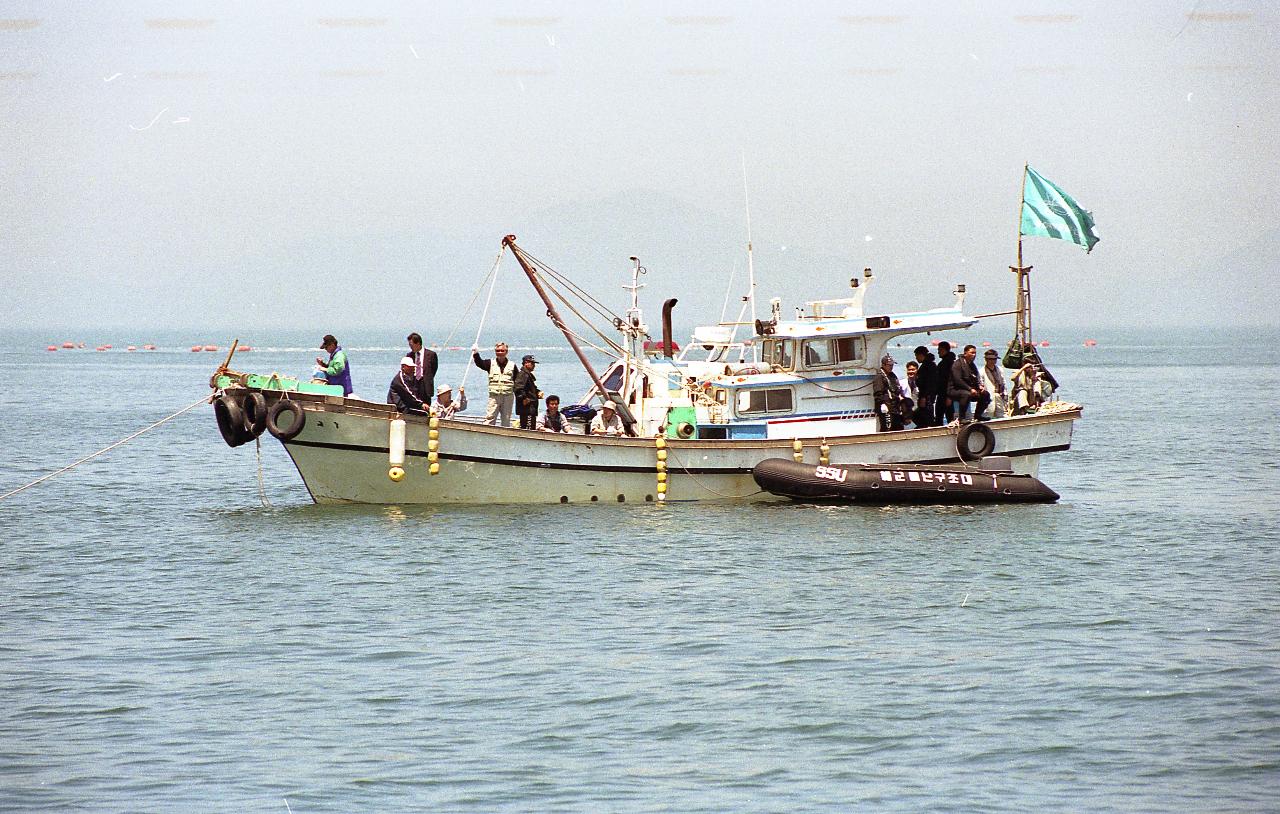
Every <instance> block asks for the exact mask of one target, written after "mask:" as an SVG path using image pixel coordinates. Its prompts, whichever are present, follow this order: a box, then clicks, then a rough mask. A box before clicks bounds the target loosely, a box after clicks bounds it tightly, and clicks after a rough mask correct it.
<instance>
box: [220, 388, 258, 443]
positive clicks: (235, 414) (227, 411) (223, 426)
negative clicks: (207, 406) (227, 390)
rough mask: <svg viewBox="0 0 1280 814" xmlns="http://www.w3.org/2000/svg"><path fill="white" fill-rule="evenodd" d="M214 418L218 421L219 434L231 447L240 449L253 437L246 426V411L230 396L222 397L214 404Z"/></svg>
mask: <svg viewBox="0 0 1280 814" xmlns="http://www.w3.org/2000/svg"><path fill="white" fill-rule="evenodd" d="M213 417H214V418H216V419H217V421H218V432H220V433H222V440H223V441H226V442H227V446H229V447H238V446H240V445H241V444H243V443H244V442H245V441H248V440H249V439H250V438H252V437H253V436H251V435H250V434H249V431H248V430H246V429H245V425H244V410H241V409H240V405H239V404H237V403H236V400H235V399H233V398H231V397H230V396H220V397H219V398H217V399H216V400H215V401H214V402H213Z"/></svg>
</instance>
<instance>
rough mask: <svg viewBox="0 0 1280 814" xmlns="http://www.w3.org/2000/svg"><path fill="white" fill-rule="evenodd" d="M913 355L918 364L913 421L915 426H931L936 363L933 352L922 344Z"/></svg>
mask: <svg viewBox="0 0 1280 814" xmlns="http://www.w3.org/2000/svg"><path fill="white" fill-rule="evenodd" d="M915 355H916V363H917V364H918V365H919V366H920V369H919V370H918V371H917V372H916V384H917V386H918V387H919V388H920V398H919V399H918V400H917V402H916V412H915V423H916V426H917V427H932V426H933V424H934V421H935V419H934V404H935V399H936V398H937V396H938V390H939V387H938V364H937V362H935V361H934V359H933V354H932V353H930V352H929V349H928V348H926V347H925V346H924V345H921V346H919V347H918V348H916V349H915ZM941 389H943V390H945V389H946V388H941Z"/></svg>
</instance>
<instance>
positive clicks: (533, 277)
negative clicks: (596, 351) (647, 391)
mask: <svg viewBox="0 0 1280 814" xmlns="http://www.w3.org/2000/svg"><path fill="white" fill-rule="evenodd" d="M502 245H503V246H508V247H510V248H511V254H513V255H514V256H515V258H516V262H517V263H519V264H520V268H522V269H524V273H525V276H527V277H528V278H529V282H530V283H532V284H533V290H534V291H536V292H538V296H539V297H541V298H542V302H543V304H544V305H546V306H547V316H549V317H551V322H552V324H553V325H555V326H556V327H557V328H559V329H560V333H562V334H564V338H565V339H566V340H567V341H568V342H569V347H571V348H573V352H574V353H575V354H577V356H578V361H579V362H582V367H583V369H584V370H586V371H587V375H588V376H590V377H591V381H592V383H593V384H595V386H596V390H597V391H598V392H599V393H600V399H601V400H602V401H608V400H609V394H608V393H607V392H606V391H605V389H604V382H602V381H600V376H599V375H597V374H596V371H595V368H593V367H592V366H591V362H590V361H588V360H587V355H586V354H585V353H583V352H582V348H581V347H580V346H579V345H578V340H576V339H574V338H573V332H572V331H570V330H569V327H568V326H567V325H565V322H564V320H563V319H561V318H560V312H559V311H557V310H556V307H555V305H554V304H553V303H552V302H551V298H550V297H548V296H547V292H546V289H544V288H543V287H542V282H541V281H540V280H539V279H538V273H537V272H536V271H534V270H533V266H531V265H529V263H528V261H526V260H525V259H524V251H523V250H522V249H521V248H520V247H519V246H517V245H516V236H515V235H507V236H506V237H504V238H502ZM619 406H622V405H619ZM618 415H619V416H621V417H622V421H623V423H624V424H625V425H626V428H627V434H628V435H635V434H636V432H635V422H634V421H632V420H630V415H629V413H627V412H626V411H624V410H618Z"/></svg>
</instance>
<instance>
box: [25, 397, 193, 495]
mask: <svg viewBox="0 0 1280 814" xmlns="http://www.w3.org/2000/svg"><path fill="white" fill-rule="evenodd" d="M208 403H209V397H208V396H201V398H200V400H199V401H196V402H194V403H192V404H190V405H188V406H186V407H183V408H182V409H181V410H179V411H178V412H176V413H174V414H173V415H171V416H166V417H165V418H162V419H160V420H159V421H157V422H156V423H154V424H152V425H151V426H149V427H144V428H143V429H140V430H138V431H137V432H135V433H134V434H133V435H130V436H128V437H126V438H121V439H120V440H119V441H116V442H115V443H114V444H112V445H111V446H109V447H103V448H102V449H100V450H98V451H97V452H95V453H93V454H92V455H86V456H85V457H83V458H81V459H80V460H78V461H76V462H75V463H73V464H70V465H68V466H64V467H62V468H61V469H59V470H58V471H56V472H50V473H49V474H48V475H45V476H43V477H40V478H36V479H35V480H33V481H31V483H28V484H27V485H26V486H19V487H18V488H17V489H14V490H13V491H12V492H6V493H5V494H3V495H0V500H4V499H6V498H10V497H13V496H14V495H16V494H18V493H19V492H22V491H24V490H27V489H30V488H31V487H32V486H35V485H36V484H37V483H43V482H44V481H47V480H48V479H49V478H52V477H54V476H56V475H61V474H62V473H63V472H69V471H71V470H72V469H75V468H76V467H77V466H79V465H80V464H82V463H84V462H85V461H91V460H93V459H94V458H96V457H98V456H99V455H101V454H103V453H104V452H110V451H111V450H113V449H115V448H116V447H118V446H120V445H121V444H125V443H127V442H129V441H132V440H133V439H135V438H137V437H138V436H139V435H142V434H143V433H146V432H150V431H151V430H154V429H155V428H156V427H159V426H160V425H161V424H163V423H165V422H166V421H172V420H173V419H175V418H177V417H178V416H180V415H182V414H183V413H185V412H187V411H188V410H194V409H195V408H197V407H199V406H200V405H201V404H208Z"/></svg>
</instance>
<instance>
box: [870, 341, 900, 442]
mask: <svg viewBox="0 0 1280 814" xmlns="http://www.w3.org/2000/svg"><path fill="white" fill-rule="evenodd" d="M893 364H894V362H893V357H892V356H890V355H889V354H887V353H886V354H885V355H884V358H882V359H881V360H880V369H879V370H877V371H876V378H875V381H874V382H873V383H872V385H871V394H872V396H873V397H874V398H875V403H876V420H877V421H878V422H879V425H880V432H887V431H888V430H900V429H902V384H901V383H899V381H898V375H897V374H896V373H894V372H893Z"/></svg>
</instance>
